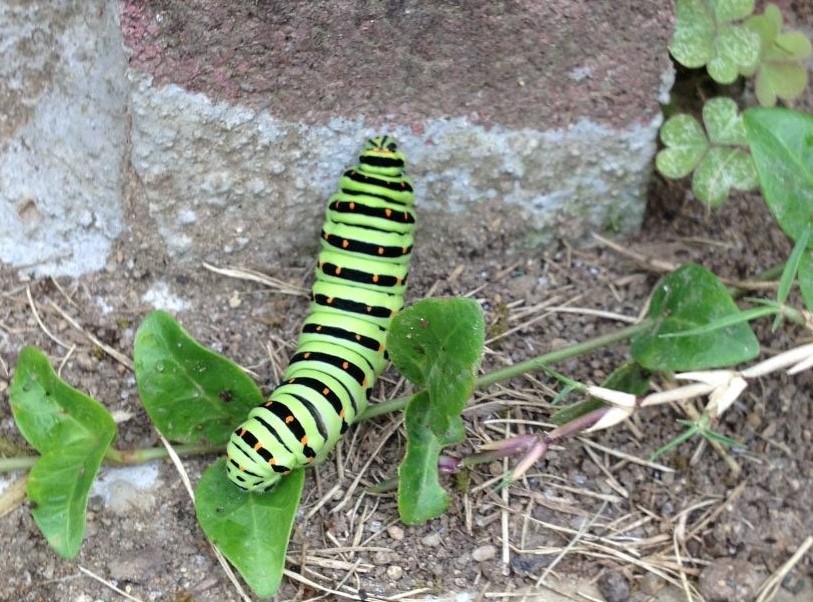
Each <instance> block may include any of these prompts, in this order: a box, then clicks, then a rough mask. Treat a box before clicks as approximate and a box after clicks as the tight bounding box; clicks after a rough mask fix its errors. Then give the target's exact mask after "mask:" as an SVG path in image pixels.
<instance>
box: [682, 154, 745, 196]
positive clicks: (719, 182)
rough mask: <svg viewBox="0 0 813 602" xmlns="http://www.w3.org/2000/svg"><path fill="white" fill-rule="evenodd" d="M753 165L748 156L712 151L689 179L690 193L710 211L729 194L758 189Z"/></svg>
mask: <svg viewBox="0 0 813 602" xmlns="http://www.w3.org/2000/svg"><path fill="white" fill-rule="evenodd" d="M757 183H758V182H757V174H756V167H755V166H754V161H753V159H752V158H751V155H749V154H748V153H747V152H745V151H744V150H742V149H739V148H733V147H715V148H712V149H711V150H709V152H708V153H706V155H705V156H704V157H703V160H702V161H701V162H700V165H698V166H697V169H695V171H694V175H693V176H692V192H694V195H695V196H696V197H697V199H698V200H699V201H701V202H703V203H704V204H706V205H708V206H710V207H717V206H719V205H721V204H722V203H723V202H724V201H725V200H726V199H727V198H728V195H729V192H730V190H731V189H732V188H733V189H735V190H750V189H752V188H755V187H756V186H757Z"/></svg>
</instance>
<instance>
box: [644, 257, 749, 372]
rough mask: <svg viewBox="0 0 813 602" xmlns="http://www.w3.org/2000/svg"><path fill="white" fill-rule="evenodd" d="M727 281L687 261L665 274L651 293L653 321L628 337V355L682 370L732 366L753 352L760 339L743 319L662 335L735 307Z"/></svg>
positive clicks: (653, 366) (663, 368) (710, 319)
mask: <svg viewBox="0 0 813 602" xmlns="http://www.w3.org/2000/svg"><path fill="white" fill-rule="evenodd" d="M739 311H740V310H739V309H738V308H737V306H736V304H735V303H734V301H733V300H732V299H731V296H730V295H729V293H728V291H727V290H726V288H725V286H724V285H723V284H722V283H721V282H720V281H719V280H718V279H717V277H716V276H714V274H712V273H711V272H709V271H708V270H706V269H705V268H703V267H701V266H699V265H694V264H688V265H685V266H683V267H681V268H678V269H677V270H675V271H674V272H672V273H671V274H669V275H667V276H666V277H665V278H663V280H661V282H660V283H659V284H658V286H657V287H656V288H655V292H654V293H653V295H652V300H651V301H650V304H649V317H650V319H652V320H653V321H654V326H653V328H652V330H650V331H649V332H645V333H643V334H641V335H639V336H637V337H635V338H634V339H633V340H632V356H633V359H635V361H636V362H638V363H639V364H641V366H643V367H644V368H646V369H648V370H652V371H661V372H666V371H674V372H683V371H687V370H706V369H709V368H718V367H723V366H731V365H734V364H737V363H740V362H744V361H746V360H749V359H752V358H754V357H755V356H756V355H757V354H758V353H759V342H758V341H757V338H756V337H755V336H754V333H753V332H752V331H751V329H750V328H749V327H748V324H746V323H737V324H732V325H730V326H727V327H725V328H721V329H716V330H714V331H712V332H707V333H698V334H695V335H692V336H684V337H663V336H661V335H667V334H676V333H681V332H685V331H689V330H692V329H697V328H701V327H703V326H704V325H707V324H710V323H713V322H714V321H716V320H722V319H724V318H728V317H730V316H734V315H736V314H738V313H739Z"/></svg>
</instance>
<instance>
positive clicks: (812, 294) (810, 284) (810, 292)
mask: <svg viewBox="0 0 813 602" xmlns="http://www.w3.org/2000/svg"><path fill="white" fill-rule="evenodd" d="M797 278H798V279H799V290H800V291H801V292H802V299H803V300H804V302H805V307H807V309H808V311H811V312H813V251H811V250H810V249H808V250H807V251H805V252H804V253H803V254H802V258H801V261H800V262H799V272H798V275H797Z"/></svg>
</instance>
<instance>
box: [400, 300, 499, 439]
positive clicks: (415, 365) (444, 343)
mask: <svg viewBox="0 0 813 602" xmlns="http://www.w3.org/2000/svg"><path fill="white" fill-rule="evenodd" d="M484 340H485V324H484V320H483V312H482V310H481V309H480V306H479V305H478V304H477V302H476V301H474V300H472V299H464V298H455V299H424V300H423V301H419V302H418V303H416V304H414V305H413V306H411V307H408V308H407V309H405V310H403V311H401V312H399V313H398V314H397V315H396V316H395V318H394V319H393V321H392V326H391V328H390V333H389V335H388V337H387V349H388V351H389V354H390V359H391V360H392V363H393V364H394V365H395V367H396V368H398V370H399V371H400V372H401V373H402V374H403V375H404V376H406V377H407V378H408V379H409V380H410V381H412V382H413V383H415V384H416V385H418V386H419V387H426V390H427V392H428V393H429V398H430V400H431V403H430V404H429V407H428V408H427V411H428V412H429V418H428V425H429V427H430V428H431V429H432V431H433V432H434V433H435V435H436V436H437V437H438V439H440V440H441V442H442V443H443V444H445V445H449V444H451V443H457V442H458V441H461V440H462V439H463V436H464V432H463V422H462V420H461V419H460V412H461V411H462V410H463V408H464V407H465V405H466V401H467V400H468V398H469V396H470V395H471V392H472V390H473V389H474V380H475V376H476V374H477V368H478V367H479V365H480V357H481V355H482V353H483V345H484Z"/></svg>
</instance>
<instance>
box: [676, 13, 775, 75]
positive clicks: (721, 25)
mask: <svg viewBox="0 0 813 602" xmlns="http://www.w3.org/2000/svg"><path fill="white" fill-rule="evenodd" d="M675 8H676V10H675V17H676V18H675V32H674V34H673V36H672V41H671V43H670V44H669V51H670V52H671V53H672V56H673V57H675V60H676V61H678V62H679V63H680V64H682V65H684V66H685V67H689V68H697V67H702V66H704V65H705V66H706V68H707V69H708V72H709V74H710V75H711V76H712V77H713V78H714V79H715V80H716V81H718V82H719V83H731V82H733V81H734V80H735V79H736V78H737V75H738V72H739V71H740V70H744V69H749V68H750V69H754V68H755V66H756V63H757V61H758V60H759V52H760V39H759V35H757V34H756V33H755V32H754V31H752V30H751V29H748V28H746V27H745V26H743V25H740V24H738V23H734V22H735V21H738V20H740V19H743V18H744V17H746V16H748V15H749V14H751V12H753V10H754V3H753V1H750V0H678V1H677V5H676V7H675Z"/></svg>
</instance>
